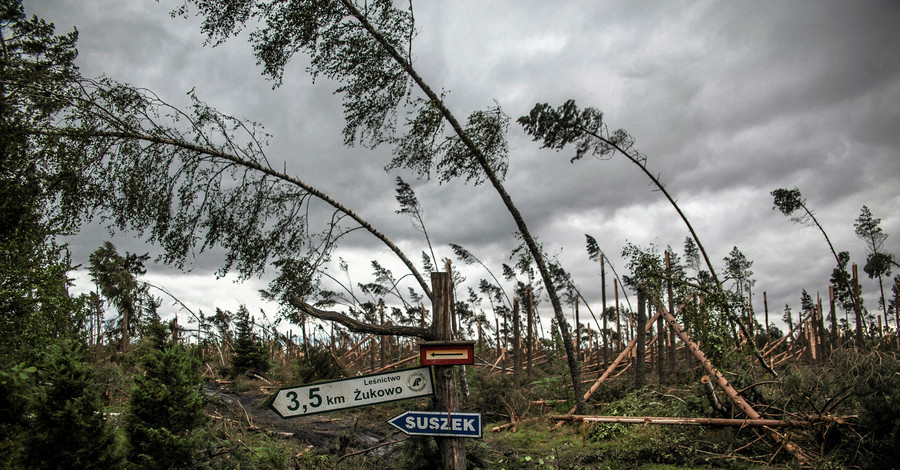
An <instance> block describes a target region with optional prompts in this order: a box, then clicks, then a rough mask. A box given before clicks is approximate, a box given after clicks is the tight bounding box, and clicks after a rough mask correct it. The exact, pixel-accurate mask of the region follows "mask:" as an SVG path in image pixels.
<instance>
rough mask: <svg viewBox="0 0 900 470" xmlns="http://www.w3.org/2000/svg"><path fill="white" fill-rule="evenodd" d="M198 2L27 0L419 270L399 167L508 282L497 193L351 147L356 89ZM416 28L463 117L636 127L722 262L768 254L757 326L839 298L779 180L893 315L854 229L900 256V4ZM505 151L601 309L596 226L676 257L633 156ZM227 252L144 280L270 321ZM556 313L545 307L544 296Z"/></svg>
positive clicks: (679, 7) (575, 7)
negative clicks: (259, 144) (209, 39)
mask: <svg viewBox="0 0 900 470" xmlns="http://www.w3.org/2000/svg"><path fill="white" fill-rule="evenodd" d="M182 3H183V2H182V1H181V0H161V1H159V2H156V1H150V0H145V1H122V0H30V1H28V0H27V1H26V9H27V10H28V11H29V12H31V13H35V14H38V15H39V16H41V17H43V18H45V19H46V20H48V21H51V22H53V23H55V24H56V26H57V32H60V33H63V32H67V31H70V30H71V29H72V28H73V27H77V29H78V31H79V33H80V38H79V42H78V49H79V58H78V63H79V66H80V67H81V70H82V72H83V73H84V74H85V75H88V76H96V75H100V74H106V75H107V76H110V77H112V78H115V79H117V80H121V81H125V82H129V83H131V84H134V85H137V86H142V87H146V88H149V89H151V90H154V91H155V92H157V93H158V94H159V95H161V96H162V97H164V98H166V99H168V100H171V101H175V102H186V98H185V93H186V92H188V91H189V90H191V89H194V90H195V91H196V93H197V94H198V95H199V97H201V98H202V99H203V100H205V101H206V102H208V103H209V104H211V105H213V106H215V107H217V108H218V109H219V110H220V111H222V112H224V113H228V114H232V115H235V116H238V117H243V118H246V119H250V120H253V121H256V122H260V123H262V124H263V125H265V127H266V130H267V131H268V132H269V133H271V134H272V135H273V137H272V139H271V141H270V147H269V149H268V152H267V153H268V157H269V160H270V161H272V163H273V166H275V167H280V166H282V163H281V162H284V165H285V166H286V168H287V170H288V172H289V173H293V174H296V175H298V176H299V177H301V178H302V179H304V180H305V181H307V182H309V183H311V184H313V185H314V186H316V187H318V188H319V189H322V190H323V191H325V192H326V193H328V194H331V195H332V196H334V197H335V198H337V199H338V200H340V201H341V202H343V203H344V204H346V205H347V206H350V207H352V208H354V209H355V210H357V212H359V213H360V214H361V215H362V216H363V217H364V218H366V219H368V220H370V221H371V222H372V223H373V224H374V225H375V226H376V227H378V228H379V229H380V230H381V231H383V232H384V233H386V234H387V235H388V236H389V237H390V238H392V239H394V240H395V241H396V242H398V244H399V245H400V246H401V247H402V248H403V249H404V250H405V251H406V252H407V253H408V254H409V256H410V258H412V259H415V260H417V259H419V255H418V253H420V252H421V251H422V250H425V249H427V247H426V245H425V242H424V239H423V237H422V236H421V234H420V233H419V232H417V231H416V230H415V229H414V228H413V227H412V225H411V224H410V221H409V220H408V219H407V218H406V217H405V216H403V215H398V214H395V213H394V212H395V210H397V208H398V207H397V204H396V201H395V199H394V180H395V177H396V176H397V175H398V174H399V175H400V176H403V177H404V179H405V180H406V181H407V182H409V183H410V184H412V185H413V186H414V188H415V189H416V191H417V195H418V196H419V199H420V201H421V202H422V206H423V209H424V213H425V222H426V224H427V228H428V231H429V235H430V236H431V239H432V242H433V243H434V245H435V248H436V250H437V255H438V257H451V258H452V252H451V251H450V249H449V247H448V246H447V245H448V244H449V243H458V244H461V245H463V246H465V247H466V248H468V249H469V250H470V251H471V252H472V253H473V254H475V255H476V256H478V257H479V258H481V259H482V261H485V262H486V264H488V265H489V267H491V269H492V270H493V271H494V272H495V273H498V275H499V273H500V271H501V269H500V263H503V262H508V257H509V253H510V251H511V250H512V249H513V248H515V246H516V245H517V240H516V238H515V237H514V233H513V232H514V230H515V227H514V224H513V222H512V220H511V218H510V216H509V215H508V213H507V212H506V210H505V209H504V207H503V206H502V204H501V201H500V199H499V198H498V197H497V195H496V193H495V192H494V191H493V189H492V188H490V187H486V186H479V187H471V186H464V185H462V184H461V183H450V184H444V185H438V184H437V182H435V181H427V180H419V181H417V180H416V179H415V178H414V177H413V176H412V175H410V174H408V173H391V174H389V173H386V172H385V171H384V170H383V167H384V166H385V164H386V163H387V162H388V161H389V159H390V156H391V155H390V149H387V148H385V149H379V150H377V151H374V152H372V151H368V150H365V149H360V148H353V149H348V148H345V147H343V146H342V136H341V129H342V127H343V117H342V115H341V101H340V97H339V96H337V95H334V94H333V91H334V88H335V85H334V84H333V83H330V82H328V81H327V80H318V81H317V82H316V83H315V84H312V83H311V80H310V78H309V76H308V75H307V74H306V73H305V72H304V67H305V60H306V59H305V57H301V56H297V57H295V60H294V62H292V63H291V64H290V65H289V67H288V69H287V71H286V73H285V79H284V85H283V86H281V87H280V88H277V89H274V90H273V88H272V85H273V83H272V82H271V81H268V80H267V79H266V78H265V77H263V76H262V75H261V74H260V71H261V69H260V67H258V66H257V65H256V59H255V58H254V57H253V56H252V50H251V47H250V46H249V45H248V44H247V43H246V41H245V39H246V38H245V37H243V38H238V39H234V40H232V41H230V42H228V43H226V44H225V45H222V46H219V47H215V48H214V47H209V46H207V47H204V45H203V43H204V39H205V38H204V37H203V35H202V34H201V32H200V30H199V21H198V20H197V18H194V17H191V18H189V19H184V18H175V19H173V18H171V17H170V15H169V12H170V11H171V10H172V9H173V8H175V7H177V6H179V5H180V4H182ZM404 4H405V2H404ZM415 20H416V27H417V29H418V31H419V36H418V37H417V38H416V40H415V42H414V44H413V55H414V66H415V67H416V68H417V69H418V71H419V73H420V74H421V75H422V76H423V77H424V78H425V80H426V81H428V82H429V83H430V84H431V86H432V88H435V89H444V90H447V91H448V92H449V95H448V96H449V98H448V104H449V106H450V108H451V109H452V111H453V112H454V113H455V114H456V115H457V116H459V117H464V116H466V115H468V113H470V112H472V111H474V110H477V109H484V108H486V107H488V106H491V105H492V104H493V100H496V101H497V103H499V104H500V105H501V106H502V107H503V110H504V111H505V112H506V113H507V114H508V115H509V116H510V117H511V118H512V119H513V121H514V120H515V119H516V118H517V117H518V116H521V115H523V114H526V113H527V112H528V111H529V110H530V109H531V107H532V106H534V104H535V103H538V102H547V103H550V104H552V105H554V106H557V105H560V104H562V103H563V102H564V101H565V100H566V99H569V98H574V99H575V100H576V101H577V102H578V104H579V105H580V106H593V107H596V108H598V109H600V110H602V111H603V112H604V113H605V121H606V122H607V124H608V126H609V127H610V129H616V128H624V129H626V130H627V131H628V132H630V133H631V134H632V135H633V136H634V138H635V140H636V147H637V148H638V149H640V150H641V152H643V153H644V154H645V155H646V156H647V158H648V163H647V166H648V167H649V168H650V169H651V170H652V171H653V172H655V173H656V174H658V175H659V177H660V179H661V180H662V181H663V182H664V183H665V185H666V188H667V190H668V191H669V192H670V193H671V194H672V195H673V196H674V197H675V198H676V199H677V200H678V203H679V204H680V205H681V207H682V209H683V210H684V211H685V212H686V214H687V216H688V218H689V219H690V220H691V222H692V224H693V226H694V228H695V229H696V231H697V233H698V235H699V237H700V240H701V241H702V242H703V244H704V245H705V247H706V248H707V251H708V252H709V255H710V257H711V258H712V260H713V262H714V263H716V266H717V270H718V271H720V272H721V271H722V270H723V269H724V268H723V267H722V266H723V263H722V260H723V258H724V257H725V256H727V255H728V253H729V252H730V251H731V250H732V248H733V247H734V246H737V247H738V249H739V250H741V251H742V252H743V253H744V255H745V256H746V257H747V258H748V259H749V260H751V261H752V262H753V265H752V268H751V269H752V271H753V277H754V279H755V280H756V285H755V287H754V290H753V294H754V298H753V303H754V306H755V307H756V311H757V312H758V318H759V319H760V320H761V319H762V311H763V302H762V293H763V292H764V291H765V292H767V294H768V301H769V312H770V321H776V319H777V321H776V322H777V323H779V324H781V320H780V318H781V313H782V311H783V309H784V305H785V304H789V305H791V307H792V308H793V309H794V311H795V312H796V311H797V310H798V309H799V299H800V293H801V291H802V290H803V289H806V290H807V291H808V292H809V293H810V294H811V295H812V296H813V297H814V298H815V296H816V293H820V294H821V295H822V296H823V297H824V298H825V302H826V305H827V295H828V279H829V276H830V273H831V270H832V268H833V267H834V259H833V257H832V256H831V253H830V251H829V249H828V246H827V244H826V242H825V240H824V238H823V237H822V235H821V233H819V232H818V230H816V229H815V228H810V227H806V226H802V225H799V224H796V223H793V222H791V221H790V220H789V219H788V218H786V217H785V216H783V215H781V214H780V213H779V212H778V211H775V210H773V209H772V196H771V195H770V192H771V191H772V190H774V189H776V188H782V187H786V188H793V187H795V186H796V187H798V188H799V189H800V190H801V191H802V193H803V195H804V196H805V197H806V202H807V204H808V206H809V207H810V208H811V209H813V210H814V211H815V213H816V216H817V217H818V219H819V221H820V223H821V224H822V225H823V227H824V228H825V230H826V231H827V233H828V235H829V237H830V238H831V240H832V242H833V243H834V245H835V247H836V248H837V249H838V250H839V251H843V250H847V251H850V252H851V255H852V261H853V262H856V263H858V264H859V265H860V274H861V275H862V276H863V281H862V284H863V293H864V296H865V303H866V305H867V307H868V308H869V310H870V311H878V310H880V309H878V306H877V291H878V285H877V282H876V281H873V280H869V279H867V278H865V275H864V274H863V273H862V269H861V268H862V266H863V265H864V264H865V256H866V252H865V245H864V243H863V242H862V241H860V240H859V239H857V238H856V236H855V234H854V230H853V223H854V221H855V219H856V218H857V217H858V215H859V213H860V209H861V207H862V206H863V205H867V206H868V207H869V208H870V209H871V211H872V213H873V214H874V215H875V217H878V218H881V219H882V222H881V227H882V228H883V229H884V231H885V232H886V233H888V234H890V235H891V236H890V237H889V238H888V239H887V241H886V242H885V244H884V250H885V251H887V252H891V253H895V254H900V184H898V181H897V178H898V176H900V27H898V25H900V3H898V2H895V1H887V0H878V1H853V2H848V1H843V0H842V1H792V2H784V1H777V2H775V1H772V2H762V1H741V2H676V1H666V2H661V1H659V2H643V1H637V2H636V1H616V2H609V1H580V2H547V1H515V2H513V1H506V2H500V1H484V0H478V1H474V0H473V1H452V2H439V1H429V2H419V3H415ZM509 145H510V154H509V172H508V175H507V180H506V187H507V189H508V191H509V192H510V194H511V196H512V197H513V200H514V201H515V203H516V204H517V205H518V207H519V208H520V210H521V211H522V213H523V215H524V217H525V219H526V221H527V223H528V224H529V227H530V228H531V230H532V231H533V232H534V234H536V235H537V236H538V237H539V239H540V241H541V242H542V243H543V245H544V247H545V249H547V250H548V251H550V252H551V253H555V254H558V255H559V258H560V259H561V260H562V261H563V263H564V266H565V268H566V269H568V270H569V271H570V272H571V273H573V275H574V278H575V280H576V282H577V284H578V285H579V287H580V288H581V290H582V292H583V293H584V294H585V295H587V296H588V297H589V298H590V299H595V301H594V302H592V308H593V309H594V311H595V312H599V311H600V307H599V297H600V274H599V273H600V269H599V265H598V264H597V263H594V262H591V261H589V260H588V259H587V255H586V251H585V241H584V234H590V235H592V236H594V237H595V238H596V239H597V240H598V242H599V244H600V247H601V249H603V250H604V252H606V253H607V254H608V255H609V257H610V259H611V261H612V263H613V264H614V265H615V266H616V269H617V270H618V271H619V274H620V275H622V274H628V273H627V272H626V271H625V268H624V261H623V260H622V259H621V256H620V255H621V250H622V248H623V247H624V246H625V244H626V243H628V242H631V243H634V244H637V245H639V246H642V247H648V246H649V245H650V244H651V243H653V244H656V245H657V246H658V247H659V248H660V250H663V249H665V247H666V246H671V247H672V248H673V249H675V250H676V251H677V252H678V253H681V251H682V246H683V242H684V239H685V237H686V236H687V235H688V232H687V230H686V228H685V226H684V225H683V223H682V222H681V221H680V219H679V218H678V216H677V214H676V213H675V211H674V210H673V209H672V207H671V206H670V205H669V204H668V202H666V201H665V199H664V198H663V196H662V194H660V193H659V192H656V191H653V189H654V188H652V187H651V186H649V181H648V179H647V178H646V177H645V176H644V175H643V174H642V173H641V171H640V170H639V169H638V168H637V167H636V166H634V165H633V164H632V163H630V162H628V161H627V160H625V159H624V158H623V157H621V156H616V157H613V158H612V159H611V160H597V159H593V158H586V159H584V160H582V161H579V162H576V163H575V164H570V163H569V159H570V158H571V156H572V155H573V153H572V152H571V151H563V152H560V153H556V152H554V151H549V150H546V149H544V150H542V149H540V148H539V146H538V145H537V144H536V143H534V142H531V141H530V139H529V138H528V137H527V136H526V135H525V134H524V133H523V131H522V129H521V128H520V127H519V126H518V125H517V124H515V123H514V122H513V123H512V125H511V126H510V132H509ZM276 162H278V163H276ZM105 237H106V236H105V234H104V233H103V232H99V231H97V230H89V231H86V232H85V234H84V235H82V236H79V237H76V238H75V239H73V240H72V248H73V258H74V260H75V262H82V263H86V262H87V256H88V254H89V253H90V251H92V250H93V249H95V248H96V247H98V246H99V245H100V244H101V243H102V241H103V239H104V238H105ZM113 241H114V243H116V244H117V245H118V246H119V247H120V250H122V251H125V250H128V251H131V252H141V253H142V252H145V251H151V252H152V251H153V247H148V246H145V245H144V244H143V242H141V241H140V240H134V239H132V238H131V237H129V236H127V235H121V234H120V235H117V236H116V238H115V239H113ZM338 255H339V256H342V257H344V259H346V260H347V261H348V262H349V263H350V268H351V272H352V275H353V281H354V282H368V281H370V280H371V274H370V273H371V269H370V266H369V260H371V259H379V260H380V261H381V262H382V263H384V264H385V265H388V266H392V267H393V266H396V268H395V269H394V271H395V273H397V274H399V275H402V274H403V272H402V269H401V268H400V266H399V265H397V263H396V262H395V261H394V260H393V258H392V256H389V255H388V254H387V253H385V250H384V249H383V248H381V246H380V245H378V243H377V242H376V241H374V240H373V239H372V238H371V237H367V236H365V235H363V234H362V233H359V235H358V236H354V237H350V238H347V239H345V241H344V244H343V245H342V247H341V250H340V252H339V253H338ZM335 259H337V257H336V258H335ZM217 260H218V258H217V256H215V254H213V255H212V256H203V257H200V258H199V259H198V260H197V263H196V264H195V266H194V269H193V271H192V272H190V273H181V272H177V271H175V270H173V269H171V268H169V267H166V266H160V265H154V266H151V267H150V273H149V274H148V278H149V279H150V280H151V281H152V282H154V283H156V284H159V285H163V286H164V287H166V288H167V289H168V290H170V291H171V292H173V293H174V294H175V295H176V296H177V297H179V298H180V299H181V300H182V301H183V302H185V303H186V304H188V305H190V306H192V307H193V308H195V309H202V310H203V311H204V312H206V313H211V312H213V311H214V309H215V307H220V308H224V309H229V310H234V309H236V308H237V306H238V305H239V304H240V303H245V304H247V305H248V306H250V308H251V311H254V312H256V311H258V309H259V308H264V309H265V310H266V312H267V313H268V316H269V318H270V319H271V318H273V317H274V313H275V310H276V307H275V306H273V305H268V304H265V303H263V302H262V301H261V300H260V299H259V296H258V295H257V289H259V288H262V287H264V286H265V284H266V282H267V278H263V279H259V280H256V279H254V280H251V281H248V282H245V283H243V284H237V285H235V284H233V283H232V282H231V281H230V280H228V279H226V280H219V281H217V280H216V279H215V276H214V275H213V274H212V272H213V271H214V270H215V269H216V268H217V267H218V265H217ZM466 274H467V276H468V278H469V280H470V281H474V282H477V280H478V279H479V278H481V277H486V275H485V274H484V273H483V272H479V271H467V273H466ZM895 274H896V273H895ZM82 277H83V276H82ZM84 285H85V283H84V282H83V280H82V281H79V287H78V288H79V289H82V288H84V287H83V286H84ZM76 290H77V289H76ZM888 292H889V291H888ZM608 295H609V296H610V297H611V296H612V288H611V287H609V288H608ZM168 304H169V302H166V303H165V305H166V306H167V308H168ZM484 307H485V308H487V306H486V305H484ZM170 311H174V308H170ZM541 314H542V316H543V317H544V318H545V319H548V318H549V317H550V316H551V312H550V310H549V305H548V303H546V302H545V303H544V307H543V309H542V311H541ZM548 324H549V322H548V321H547V320H545V322H544V326H545V327H546V326H547V325H548Z"/></svg>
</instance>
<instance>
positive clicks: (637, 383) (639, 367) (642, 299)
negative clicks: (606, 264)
mask: <svg viewBox="0 0 900 470" xmlns="http://www.w3.org/2000/svg"><path fill="white" fill-rule="evenodd" d="M637 294H638V306H637V325H636V326H635V339H636V340H637V346H636V347H635V355H634V388H641V387H643V386H644V361H645V360H646V357H645V356H646V353H645V351H644V342H645V338H646V334H645V333H644V327H645V326H646V324H647V319H646V311H645V310H644V309H645V308H646V306H647V298H646V294H645V293H644V289H641V288H638V292H637Z"/></svg>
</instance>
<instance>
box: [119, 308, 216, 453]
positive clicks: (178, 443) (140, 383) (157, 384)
mask: <svg viewBox="0 0 900 470" xmlns="http://www.w3.org/2000/svg"><path fill="white" fill-rule="evenodd" d="M167 338H168V335H167V334H166V327H165V326H164V325H162V324H160V323H159V322H158V321H154V322H153V323H152V324H151V325H150V335H149V340H150V342H151V344H153V345H154V347H153V348H150V350H149V351H148V353H147V354H146V355H145V356H144V357H142V360H141V362H142V366H143V370H144V375H143V376H138V377H136V379H135V386H134V388H133V389H132V392H131V400H130V402H129V410H128V416H127V421H126V425H125V432H126V434H127V435H128V440H129V443H130V445H131V448H130V450H129V454H128V460H129V461H131V462H133V463H135V464H137V465H138V466H139V467H140V468H171V467H179V466H184V465H185V464H187V463H188V462H190V460H191V453H192V451H193V449H194V448H195V446H196V445H197V442H198V440H199V436H197V433H196V432H195V429H196V428H197V427H198V426H199V425H200V423H201V421H202V418H203V415H202V413H201V409H202V406H203V395H202V393H201V390H200V383H201V379H200V374H199V367H200V364H199V361H198V360H197V359H196V358H194V357H193V356H191V355H190V353H189V352H188V351H187V350H186V349H184V348H183V347H181V346H180V345H178V344H172V343H170V342H169V341H168V339H167Z"/></svg>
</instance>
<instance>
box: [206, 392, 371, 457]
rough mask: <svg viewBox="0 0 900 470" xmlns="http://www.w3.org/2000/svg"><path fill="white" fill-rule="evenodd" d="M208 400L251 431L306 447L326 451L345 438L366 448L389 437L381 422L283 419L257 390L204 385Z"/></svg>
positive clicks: (323, 417) (322, 417) (321, 417)
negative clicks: (240, 419)
mask: <svg viewBox="0 0 900 470" xmlns="http://www.w3.org/2000/svg"><path fill="white" fill-rule="evenodd" d="M205 392H206V395H207V397H209V398H210V399H212V400H221V401H222V403H224V404H225V405H226V406H228V407H229V408H230V409H232V410H234V412H235V414H237V415H238V416H240V415H241V414H243V415H244V416H243V417H244V419H245V420H247V421H249V423H250V425H251V426H252V428H256V429H257V430H258V431H261V432H266V433H270V434H277V435H279V436H282V437H285V438H290V439H296V440H297V441H298V443H300V444H303V445H305V446H313V447H315V448H319V449H329V448H333V447H335V445H336V442H337V441H338V440H339V439H341V438H344V439H346V438H347V436H352V438H353V439H354V440H355V441H357V442H355V443H354V445H353V447H367V446H372V445H375V444H377V443H379V442H381V441H383V440H384V439H385V438H386V437H388V436H389V434H388V433H386V432H385V429H384V426H382V425H381V424H382V423H368V422H365V421H364V420H363V419H362V418H358V417H357V418H335V417H333V416H330V415H329V414H321V415H313V416H300V417H296V418H288V419H285V418H282V417H281V416H279V415H278V414H277V413H275V412H274V411H272V410H271V409H269V408H268V406H267V405H266V403H267V399H268V398H269V396H270V395H267V394H265V393H264V392H262V391H260V390H249V391H245V392H236V391H234V390H231V389H229V388H228V387H227V386H225V385H219V384H216V383H215V382H207V384H206V386H205Z"/></svg>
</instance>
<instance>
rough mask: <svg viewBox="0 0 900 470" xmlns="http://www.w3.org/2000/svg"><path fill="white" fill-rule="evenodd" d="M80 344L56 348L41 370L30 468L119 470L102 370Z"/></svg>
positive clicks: (28, 450)
mask: <svg viewBox="0 0 900 470" xmlns="http://www.w3.org/2000/svg"><path fill="white" fill-rule="evenodd" d="M82 356H83V353H82V347H81V345H80V344H78V343H76V342H74V341H63V342H60V343H57V344H53V345H51V346H50V347H49V348H48V349H47V350H46V351H45V353H44V355H43V358H42V359H43V361H42V363H41V366H40V369H39V370H38V378H39V380H40V383H41V386H39V387H36V388H35V397H34V405H33V408H32V412H33V415H34V418H33V420H32V425H31V426H30V429H29V432H28V434H27V438H26V440H25V441H26V442H25V447H26V453H25V461H26V465H27V466H29V467H33V468H61V467H66V468H104V469H105V468H113V467H115V466H117V465H118V464H119V463H120V458H119V457H118V455H117V452H116V447H115V441H114V436H113V432H112V430H111V429H110V427H109V426H108V425H107V422H106V417H105V415H104V414H103V398H102V396H101V394H100V390H99V389H98V388H97V387H96V386H95V382H96V381H95V378H96V372H95V371H94V369H93V368H92V367H91V366H90V365H88V364H85V363H84V362H82Z"/></svg>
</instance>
